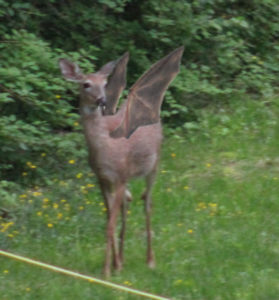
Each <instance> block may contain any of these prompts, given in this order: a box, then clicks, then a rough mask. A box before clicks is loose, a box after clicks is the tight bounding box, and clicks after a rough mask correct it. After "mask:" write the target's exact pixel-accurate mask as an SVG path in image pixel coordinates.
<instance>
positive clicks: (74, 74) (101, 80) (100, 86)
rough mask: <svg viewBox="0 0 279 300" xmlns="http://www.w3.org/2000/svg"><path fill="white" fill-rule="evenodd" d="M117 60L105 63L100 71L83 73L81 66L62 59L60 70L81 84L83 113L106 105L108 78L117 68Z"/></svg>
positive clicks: (65, 76) (67, 77) (66, 77)
mask: <svg viewBox="0 0 279 300" xmlns="http://www.w3.org/2000/svg"><path fill="white" fill-rule="evenodd" d="M115 64H116V63H115V62H114V61H111V62H109V63H107V64H105V65H104V66H103V67H102V68H101V69H100V70H99V71H98V72H96V73H91V74H87V75H85V74H83V73H82V72H81V70H80V68H79V66H78V65H77V64H75V63H73V62H71V61H69V60H67V59H60V60H59V66H60V70H61V72H62V74H63V76H64V78H65V79H66V80H69V81H73V82H77V83H78V84H79V86H80V101H81V103H80V106H81V112H82V113H83V114H89V113H91V112H92V111H94V110H95V109H96V108H98V107H101V108H102V109H104V108H105V106H106V101H107V97H106V89H105V87H106V85H107V78H108V76H109V75H110V74H111V73H112V71H113V70H114V68H115Z"/></svg>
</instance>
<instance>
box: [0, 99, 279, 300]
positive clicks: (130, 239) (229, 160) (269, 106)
mask: <svg viewBox="0 0 279 300" xmlns="http://www.w3.org/2000/svg"><path fill="white" fill-rule="evenodd" d="M278 117H279V99H272V100H270V101H268V102H267V101H251V100H250V101H243V102H241V101H234V102H233V101H232V102H231V104H230V105H223V106H222V107H219V108H218V107H217V108H216V106H215V107H210V108H207V109H204V110H202V111H201V114H200V123H199V126H198V128H196V127H193V128H194V129H192V131H190V132H188V133H187V134H186V135H185V136H184V137H180V138H177V137H176V138H175V137H172V138H167V139H166V140H165V143H164V145H163V148H162V159H161V164H160V170H159V172H158V177H157V182H156V186H155V188H154V192H153V211H154V213H153V219H152V223H153V231H154V250H155V254H156V261H157V267H156V268H155V269H154V270H150V269H148V268H147V266H146V265H145V264H144V262H145V251H146V242H145V227H144V214H143V205H142V201H141V200H140V199H139V197H138V195H140V192H141V191H142V189H143V182H142V181H140V180H136V181H135V182H133V183H132V184H131V191H132V193H133V195H134V200H133V202H132V203H131V205H130V209H129V215H128V232H127V237H126V245H125V266H124V270H123V271H122V272H121V273H120V274H114V275H113V276H112V277H111V281H113V282H115V283H120V284H123V285H128V286H131V287H133V288H136V289H141V290H145V291H148V292H151V293H155V294H159V295H164V296H167V297H170V298H172V299H216V300H219V299H222V300H223V299H241V300H246V299H247V300H248V299H253V300H254V299H267V300H272V299H278V294H279V268H278V267H279V258H278V254H279V241H278V236H279V219H278V212H279V201H278V195H279V123H278ZM73 168H74V169H75V171H76V173H75V175H73V176H72V177H69V176H68V177H67V179H65V180H63V174H62V175H59V176H60V178H59V179H56V180H55V181H54V182H53V183H52V184H51V185H49V186H47V187H37V188H36V187H32V188H29V189H27V190H23V191H22V192H21V193H20V194H19V195H18V197H17V198H18V201H17V203H16V204H15V205H13V209H12V213H11V215H10V217H11V218H10V219H6V218H2V219H1V220H0V243H1V248H2V249H6V250H8V251H11V252H13V253H17V254H21V255H25V256H28V257H31V258H34V259H38V260H41V261H43V262H48V263H50V264H54V265H58V266H61V267H65V268H68V269H72V270H76V271H79V272H81V273H84V274H88V275H92V276H96V277H101V276H102V265H103V259H104V249H105V238H104V228H105V211H104V206H103V204H102V198H101V196H100V192H99V189H98V187H97V186H96V183H95V177H92V176H90V175H89V174H90V173H89V172H90V171H89V169H88V168H86V169H83V170H81V169H80V168H79V166H78V164H77V163H76V164H75V165H73ZM80 173H81V174H82V175H80ZM78 174H79V176H76V175H78ZM61 176H62V178H61ZM0 290H1V299H3V300H14V299H20V300H22V299H94V300H95V299H102V300H103V299H140V297H138V296H134V295H129V294H127V293H123V292H118V291H115V290H111V289H109V288H105V287H102V286H98V285H94V284H92V283H89V282H83V281H81V280H77V279H74V278H70V277H67V276H64V275H60V274H55V273H52V272H50V271H47V270H42V269H39V268H37V267H34V266H29V265H26V264H24V263H21V262H17V261H13V260H11V259H8V258H4V257H0Z"/></svg>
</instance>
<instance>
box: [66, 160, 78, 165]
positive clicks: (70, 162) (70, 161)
mask: <svg viewBox="0 0 279 300" xmlns="http://www.w3.org/2000/svg"><path fill="white" fill-rule="evenodd" d="M68 163H69V164H71V165H73V164H75V163H76V162H75V160H74V159H70V160H69V161H68Z"/></svg>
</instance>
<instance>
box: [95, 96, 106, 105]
mask: <svg viewBox="0 0 279 300" xmlns="http://www.w3.org/2000/svg"><path fill="white" fill-rule="evenodd" d="M97 105H98V106H105V105H106V98H105V97H99V98H98V99H97Z"/></svg>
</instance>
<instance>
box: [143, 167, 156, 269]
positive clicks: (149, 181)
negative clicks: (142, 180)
mask: <svg viewBox="0 0 279 300" xmlns="http://www.w3.org/2000/svg"><path fill="white" fill-rule="evenodd" d="M155 177H156V168H154V169H153V171H152V172H151V173H149V174H148V175H147V176H146V189H145V191H144V193H143V194H142V199H143V200H144V209H145V216H146V234H147V264H148V266H149V267H150V268H154V267H155V257H154V253H153V250H152V231H151V220H150V217H151V208H152V203H151V202H152V199H151V192H152V187H153V184H154V181H155Z"/></svg>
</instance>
